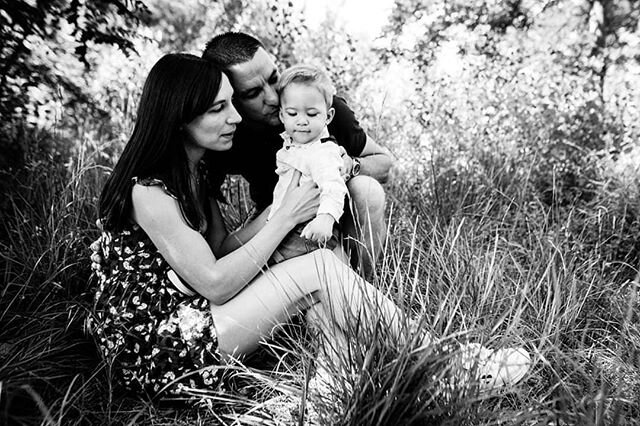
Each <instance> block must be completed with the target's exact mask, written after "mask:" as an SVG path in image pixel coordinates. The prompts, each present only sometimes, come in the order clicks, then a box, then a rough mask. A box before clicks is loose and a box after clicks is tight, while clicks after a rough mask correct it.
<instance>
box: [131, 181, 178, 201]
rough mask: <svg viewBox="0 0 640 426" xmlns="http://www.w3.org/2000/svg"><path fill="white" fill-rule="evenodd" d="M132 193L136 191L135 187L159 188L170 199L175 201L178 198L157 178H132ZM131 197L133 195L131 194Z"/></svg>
mask: <svg viewBox="0 0 640 426" xmlns="http://www.w3.org/2000/svg"><path fill="white" fill-rule="evenodd" d="M132 180H133V188H134V189H133V192H134V193H135V192H136V190H135V188H136V186H140V187H147V188H149V187H158V188H160V189H161V190H162V191H163V192H164V193H165V194H167V195H168V196H170V197H171V198H173V199H175V200H177V199H178V197H177V196H176V194H174V193H173V191H171V190H170V189H169V187H168V186H167V184H166V183H165V182H164V181H163V180H162V179H160V178H157V177H145V178H139V177H137V176H136V177H134V178H133V179H132ZM132 195H133V194H132Z"/></svg>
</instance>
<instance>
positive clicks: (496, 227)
mask: <svg viewBox="0 0 640 426" xmlns="http://www.w3.org/2000/svg"><path fill="white" fill-rule="evenodd" d="M38 137H39V136H38V135H34V136H33V138H34V140H36V141H37V139H38ZM40 145H41V144H40ZM40 145H38V144H34V146H36V147H37V146H40ZM72 154H73V155H70V154H59V155H58V154H56V153H55V152H53V151H48V150H44V151H43V150H39V149H34V150H32V151H31V152H30V153H29V155H28V161H27V162H26V163H25V166H24V167H23V168H22V169H21V170H19V171H17V173H15V174H12V175H5V178H6V179H7V180H8V182H9V183H10V184H9V185H8V186H7V188H9V191H8V193H7V194H6V195H5V197H6V199H5V200H4V202H3V204H2V205H3V221H2V227H3V228H2V241H1V242H0V244H1V247H0V248H1V250H0V256H1V258H2V265H1V268H2V269H1V271H0V273H1V274H2V277H3V279H4V283H5V285H4V286H3V287H2V290H1V291H2V293H1V299H0V408H1V412H0V416H1V417H0V423H2V424H13V423H16V424H47V425H50V424H65V425H66V424H146V423H150V424H151V423H152V424H212V423H213V424H301V423H304V422H307V423H319V424H343V425H359V424H362V425H365V424H366V425H374V424H378V425H386V424H452V425H453V424H581V425H583V424H584V425H600V424H635V423H637V419H638V418H639V417H640V403H639V402H638V401H640V373H639V367H640V358H639V357H640V319H639V317H638V297H637V293H638V289H639V284H638V282H637V281H635V280H633V279H632V278H633V268H632V266H633V265H629V264H626V263H625V262H624V261H626V260H629V259H632V258H633V256H632V255H629V253H627V257H624V256H623V257H622V260H623V262H619V263H615V262H612V261H613V260H616V259H618V260H620V259H621V257H619V256H618V257H616V256H617V255H616V254H615V253H616V252H615V247H614V245H612V243H611V242H610V241H611V240H612V236H616V235H617V236H619V237H620V238H623V237H624V233H625V232H627V231H628V230H629V229H631V228H630V227H631V226H632V223H630V224H629V225H628V227H626V228H625V227H624V226H622V227H621V226H620V225H619V224H615V221H616V220H617V221H621V220H622V221H623V222H624V221H627V218H626V217H624V214H623V213H620V212H621V211H622V210H621V209H617V210H616V209H614V208H610V209H609V210H608V212H607V214H606V215H600V216H597V215H596V213H594V211H595V210H588V209H586V207H585V206H578V205H576V206H572V207H567V206H555V205H546V204H544V203H543V202H540V201H537V200H536V198H535V197H531V196H530V193H529V192H528V191H526V190H524V189H523V185H524V184H522V183H521V184H518V183H517V182H515V180H514V179H512V176H510V175H509V174H508V170H507V169H506V168H505V169H501V168H500V167H496V168H495V176H494V177H493V178H492V179H491V180H490V182H489V183H487V182H485V183H484V184H483V185H481V186H478V185H476V184H475V183H472V182H468V183H467V182H464V181H461V182H460V181H459V182H458V184H457V185H455V186H454V185H447V181H439V180H438V179H439V175H438V174H437V170H433V172H432V173H431V175H430V176H429V181H426V182H425V181H416V182H413V184H411V183H412V182H411V180H412V179H413V177H412V176H406V177H405V178H404V179H403V180H402V184H399V183H396V184H393V185H391V186H390V188H389V191H388V193H389V200H390V203H389V204H390V205H389V229H388V233H387V235H388V237H387V241H386V243H385V251H384V253H383V255H382V256H381V258H380V259H379V262H378V268H377V274H376V278H375V282H374V284H375V285H376V286H377V287H378V288H379V289H381V290H382V291H383V292H385V293H386V294H388V295H389V296H390V297H391V298H392V299H393V300H394V301H396V303H398V304H399V305H400V306H402V307H403V309H404V310H405V312H407V320H406V321H405V322H404V323H403V332H402V337H401V338H400V339H399V338H397V337H395V336H393V335H391V334H390V333H389V332H388V329H387V328H386V327H385V325H384V324H382V323H381V324H380V326H378V327H375V328H374V329H373V330H372V331H371V332H369V333H366V332H364V330H365V329H368V328H367V327H362V324H360V325H358V324H357V322H356V323H355V325H354V326H353V328H352V329H349V330H347V349H346V350H344V351H342V352H341V353H342V356H340V357H338V358H337V359H332V360H330V361H328V360H325V358H323V357H320V356H319V355H320V354H322V353H323V352H327V351H329V350H330V348H323V347H322V344H323V343H322V342H323V341H324V340H322V339H319V338H317V336H315V335H314V334H313V333H311V334H309V333H308V332H306V331H304V327H302V331H301V327H300V325H296V324H294V325H289V326H288V327H285V328H283V329H282V330H281V331H280V332H279V333H278V334H277V336H276V338H275V339H274V340H272V341H270V342H268V343H265V345H264V347H263V349H262V350H261V352H260V353H258V354H257V355H256V356H255V357H254V358H253V359H245V360H242V361H241V362H240V361H239V362H238V363H237V364H236V365H235V367H234V368H233V369H232V370H231V373H230V376H232V377H230V378H229V380H228V387H227V390H226V391H225V392H201V393H199V394H198V395H196V401H199V402H198V403H196V404H195V405H193V404H190V405H183V404H179V403H178V402H176V401H173V402H168V401H164V402H163V401H147V400H144V399H141V398H139V397H135V396H132V395H127V394H125V393H124V392H123V391H122V389H121V388H119V387H118V385H117V384H116V383H115V381H113V380H112V378H111V372H110V369H109V366H108V365H105V364H103V363H102V362H101V361H100V359H99V358H98V356H97V352H96V350H95V347H94V345H93V343H92V342H91V340H90V339H88V338H87V336H86V335H85V334H84V331H83V320H84V317H85V314H86V312H87V310H89V309H91V291H92V285H91V279H90V273H89V271H90V265H89V260H88V254H89V251H88V248H87V247H88V246H89V244H90V242H91V241H92V240H93V239H94V238H95V237H96V236H97V230H96V229H95V226H94V221H95V206H96V202H97V195H98V192H99V190H100V188H101V187H102V183H103V181H104V178H105V170H104V169H103V168H101V167H98V166H96V165H95V164H96V162H98V161H101V160H98V153H97V152H94V149H93V148H91V147H89V148H87V147H86V146H85V147H84V148H83V147H82V146H81V147H80V148H79V149H78V150H77V151H76V152H74V153H72ZM396 182H399V181H396ZM227 191H228V194H229V204H228V205H227V206H226V207H225V210H226V212H227V216H228V220H229V224H230V225H231V226H237V225H238V224H240V223H242V222H243V221H244V220H245V219H246V217H247V216H248V214H249V212H248V210H249V203H248V202H246V191H245V189H244V187H243V186H242V185H241V184H238V183H237V182H236V181H230V182H229V183H228V188H227ZM436 192H437V193H436ZM605 201H606V200H605ZM618 201H619V200H618ZM618 201H616V202H618ZM610 205H613V204H610ZM625 223H626V222H625ZM603 229H604V230H607V232H606V234H603V233H602V230H603ZM594 236H596V237H594ZM598 236H600V237H598ZM613 240H614V241H615V239H613ZM612 253H614V254H612ZM409 318H411V319H412V322H410V321H409ZM415 324H418V326H417V328H418V329H421V330H428V331H429V332H431V333H433V335H435V336H438V339H439V340H438V343H435V344H433V345H430V346H424V345H422V340H421V339H420V338H419V337H417V336H418V335H417V334H416V333H415V331H416V325H415ZM466 341H476V342H482V343H483V344H485V345H486V346H488V347H492V348H498V347H504V346H524V347H525V348H526V349H527V350H528V351H529V352H530V353H531V354H533V359H534V361H535V364H534V367H533V369H532V371H531V373H530V375H529V376H528V377H527V378H526V380H525V381H524V382H523V383H522V384H520V385H519V386H517V387H516V388H515V389H511V390H509V391H508V392H494V393H489V394H481V393H479V392H477V388H476V387H475V386H474V385H473V383H461V382H460V383H459V382H457V381H456V379H455V377H456V374H457V370H456V365H455V359H454V357H453V354H452V352H451V347H455V345H456V342H466ZM320 360H325V361H320ZM319 364H320V367H322V368H324V369H326V370H327V371H328V372H329V374H330V376H331V378H332V386H330V387H329V388H328V389H326V388H325V389H324V390H322V389H321V391H320V392H318V391H317V389H314V388H313V386H309V381H310V379H311V383H313V379H312V378H313V376H314V371H315V370H316V369H317V368H318V365H319Z"/></svg>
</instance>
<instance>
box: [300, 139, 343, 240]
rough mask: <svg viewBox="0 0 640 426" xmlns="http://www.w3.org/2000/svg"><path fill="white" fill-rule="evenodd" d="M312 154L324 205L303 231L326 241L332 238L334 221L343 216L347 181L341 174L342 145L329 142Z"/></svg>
mask: <svg viewBox="0 0 640 426" xmlns="http://www.w3.org/2000/svg"><path fill="white" fill-rule="evenodd" d="M309 154H311V155H309V171H310V174H311V179H312V180H313V181H314V182H315V183H316V184H317V185H318V187H319V188H320V206H319V207H318V213H317V215H316V218H315V219H313V220H312V221H311V222H309V224H307V226H305V228H304V229H303V230H302V233H301V235H302V236H303V237H305V238H308V239H311V240H313V241H316V242H319V243H324V242H326V241H327V240H328V239H329V238H331V235H332V230H333V224H334V223H336V222H338V221H339V220H340V217H341V216H342V213H343V208H344V197H345V196H346V194H347V185H346V184H345V182H344V180H343V178H342V175H341V174H340V166H341V165H342V158H341V157H340V148H339V147H338V145H336V144H334V143H330V142H325V143H323V144H321V145H319V146H318V147H317V149H315V150H312V151H311V152H309Z"/></svg>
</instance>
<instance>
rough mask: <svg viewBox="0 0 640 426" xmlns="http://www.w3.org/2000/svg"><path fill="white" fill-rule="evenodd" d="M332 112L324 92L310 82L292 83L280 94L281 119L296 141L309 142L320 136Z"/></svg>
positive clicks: (300, 142)
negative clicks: (325, 99)
mask: <svg viewBox="0 0 640 426" xmlns="http://www.w3.org/2000/svg"><path fill="white" fill-rule="evenodd" d="M332 113H333V109H331V111H329V110H328V109H327V104H326V103H325V101H324V97H323V96H322V93H320V91H319V90H318V89H317V88H315V87H313V86H310V85H308V84H304V83H292V84H290V85H289V86H287V87H286V88H285V89H284V91H283V92H282V93H281V95H280V120H282V123H283V124H284V129H285V130H286V132H287V134H289V136H291V139H293V142H295V143H298V144H305V143H309V142H311V141H313V140H314V139H316V138H317V137H318V136H320V134H321V133H322V130H323V129H324V127H325V126H326V125H327V124H328V123H329V122H330V121H331V118H332Z"/></svg>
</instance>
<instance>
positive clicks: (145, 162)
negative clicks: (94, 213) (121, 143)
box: [98, 53, 222, 231]
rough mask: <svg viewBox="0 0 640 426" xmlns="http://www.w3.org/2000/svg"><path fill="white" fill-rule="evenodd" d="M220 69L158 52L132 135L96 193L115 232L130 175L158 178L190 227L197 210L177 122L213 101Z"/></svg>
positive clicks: (125, 218) (126, 203)
mask: <svg viewBox="0 0 640 426" xmlns="http://www.w3.org/2000/svg"><path fill="white" fill-rule="evenodd" d="M221 79H222V72H221V71H220V70H219V69H218V68H217V67H216V66H215V65H213V64H211V63H209V62H207V61H205V60H204V59H201V58H198V57H197V56H194V55H189V54H182V53H177V54H176V53H173V54H168V55H165V56H163V57H162V58H161V59H160V60H159V61H158V62H157V63H156V64H155V65H154V66H153V68H152V69H151V71H150V72H149V76H148V77H147V80H146V82H145V84H144V88H143V90H142V96H141V98H140V105H139V106H138V116H137V119H136V123H135V127H134V129H133V134H132V135H131V138H130V139H129V142H128V143H127V145H126V146H125V148H124V151H123V152H122V155H121V156H120V159H119V160H118V163H117V164H116V166H115V167H114V169H113V172H112V173H111V176H110V177H109V179H108V180H107V183H106V184H105V186H104V188H103V190H102V194H101V195H100V203H99V209H98V210H99V211H98V213H99V217H100V218H101V220H102V224H103V226H104V228H105V229H107V230H112V231H118V230H121V229H122V228H123V227H125V226H126V225H127V224H128V223H130V218H131V207H132V206H131V190H132V188H133V181H132V178H134V177H138V178H140V179H142V178H159V179H161V180H162V181H163V182H164V183H165V185H166V186H167V188H168V189H169V191H170V192H171V193H172V194H174V195H175V196H176V197H177V198H178V202H179V203H180V208H181V210H182V213H183V214H184V215H185V218H186V219H187V221H188V222H189V223H190V224H192V226H194V227H197V226H198V225H199V224H200V223H201V222H202V220H203V219H204V218H203V217H201V216H202V213H201V212H202V209H201V208H198V200H197V199H196V195H195V194H194V193H193V191H192V190H191V186H190V183H189V182H190V178H189V173H190V172H189V164H188V160H187V153H186V151H185V148H184V144H185V140H186V138H187V137H188V136H187V134H186V133H185V131H184V129H183V125H185V124H187V123H190V122H191V121H193V120H194V119H195V118H196V117H197V116H199V115H201V114H204V113H205V112H206V111H207V110H208V109H209V107H210V106H211V105H212V104H213V102H214V100H215V98H216V96H217V95H218V91H219V90H220V83H221Z"/></svg>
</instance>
